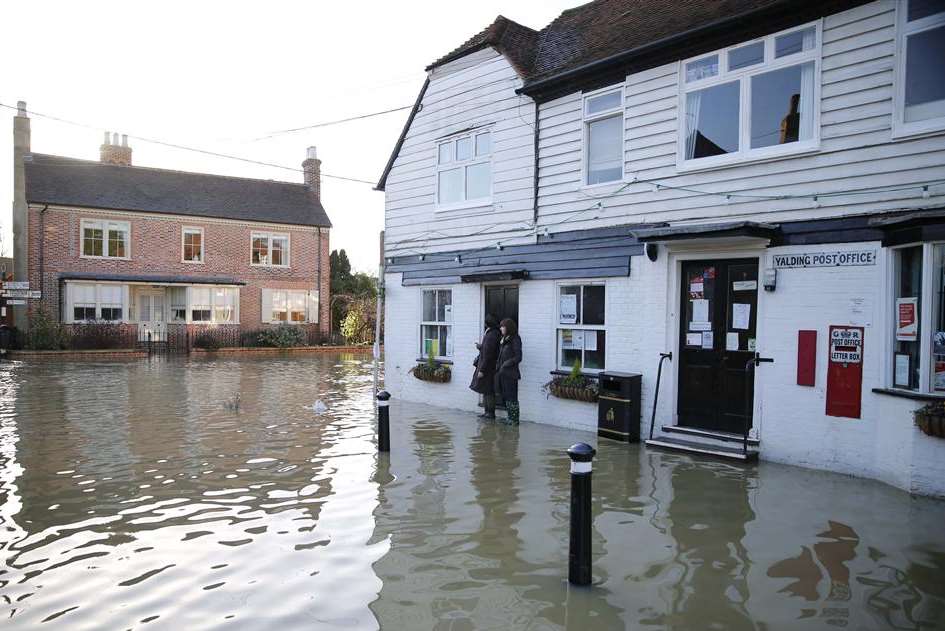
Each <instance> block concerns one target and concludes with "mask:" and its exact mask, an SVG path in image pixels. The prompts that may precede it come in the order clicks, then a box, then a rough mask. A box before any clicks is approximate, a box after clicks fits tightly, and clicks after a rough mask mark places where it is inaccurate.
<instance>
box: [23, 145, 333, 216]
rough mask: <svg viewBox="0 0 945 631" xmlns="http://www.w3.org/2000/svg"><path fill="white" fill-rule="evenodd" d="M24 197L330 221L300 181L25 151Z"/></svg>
mask: <svg viewBox="0 0 945 631" xmlns="http://www.w3.org/2000/svg"><path fill="white" fill-rule="evenodd" d="M24 165H25V167H26V200H27V201H28V202H30V203H36V204H55V205H60V206H79V207H84V208H104V209H109V210H134V211H141V212H155V213H168V214H174V215H189V216H194V217H217V218H222V219H234V220H238V221H259V222H266V223H282V224H293V225H302V226H325V227H328V226H331V221H329V219H328V215H327V214H326V213H325V209H324V208H323V207H322V204H321V202H320V201H319V200H318V199H317V198H316V197H315V195H314V194H313V192H312V190H311V189H310V188H308V187H307V186H305V185H304V184H296V183H293V182H279V181H275V180H257V179H249V178H239V177H228V176H223V175H209V174H205V173H192V172H187V171H173V170H167V169H151V168H145V167H135V166H120V165H114V164H103V163H101V162H93V161H89V160H76V159H73V158H64V157H61V156H52V155H45V154H41V153H32V154H27V156H26V159H25V161H24Z"/></svg>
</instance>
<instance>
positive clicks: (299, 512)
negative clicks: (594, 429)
mask: <svg viewBox="0 0 945 631" xmlns="http://www.w3.org/2000/svg"><path fill="white" fill-rule="evenodd" d="M237 393H239V395H240V405H239V407H238V408H235V407H234V406H232V405H228V402H232V401H233V400H234V397H235V395H236V394H237ZM316 399H322V400H323V401H324V402H325V403H327V405H328V407H329V411H328V412H327V413H326V414H323V415H316V414H314V413H313V411H312V410H311V409H306V406H311V405H312V403H313V402H314V401H315V400H316ZM577 440H590V441H591V442H595V441H594V437H593V436H589V435H587V434H582V433H578V432H573V431H568V430H563V429H558V428H552V427H546V426H540V425H534V424H527V423H526V424H523V425H522V426H520V427H518V428H515V427H506V426H504V425H496V424H492V423H486V424H482V423H478V422H476V420H475V419H474V418H473V417H472V415H469V414H465V413H459V412H453V411H449V410H442V409H437V408H431V407H427V406H419V405H411V404H406V403H403V402H395V405H394V406H393V408H392V440H391V442H392V445H391V447H392V451H391V453H390V454H389V455H388V454H381V455H378V454H377V453H376V444H375V442H374V427H373V409H372V399H371V375H370V371H369V368H368V367H367V366H366V365H365V363H364V361H363V359H362V358H360V357H356V356H346V357H329V356H312V357H292V358H253V359H244V360H234V359H227V360H194V361H187V360H180V359H169V360H168V359H157V360H154V361H142V362H129V363H115V362H100V363H94V364H93V363H63V364H35V365H24V364H11V363H0V558H2V559H3V565H2V566H0V616H2V617H3V618H4V619H5V625H6V627H8V628H15V629H16V628H24V629H26V628H30V629H32V628H37V627H42V626H43V625H44V623H47V625H46V626H49V625H50V624H52V625H60V626H66V627H68V628H70V629H71V628H76V629H84V628H89V629H99V628H133V627H138V626H141V625H144V624H147V626H148V627H152V628H167V627H172V626H173V627H182V628H191V627H196V628H213V627H217V626H221V625H224V624H227V623H231V624H235V625H236V626H237V627H239V628H269V627H280V628H306V629H307V628H338V627H340V628H346V629H347V628H351V629H374V628H378V627H382V628H388V629H449V630H456V629H488V628H498V629H578V630H580V631H586V630H587V628H589V627H591V626H592V625H593V627H594V628H601V629H619V628H641V627H649V628H654V629H663V628H672V629H693V628H699V629H756V628H757V629H769V628H770V629H781V628H786V629H821V628H824V627H841V628H842V627H847V628H857V629H860V628H863V629H882V628H892V629H923V630H924V629H933V628H941V627H943V626H945V625H943V624H942V621H945V531H943V530H942V524H943V523H945V503H942V502H936V501H932V500H925V499H916V498H910V497H909V496H908V495H906V494H904V493H901V492H898V491H896V490H894V489H891V488H889V487H886V486H883V485H881V484H878V483H873V482H866V481H862V480H855V479H852V478H846V477H841V476H833V475H829V474H825V473H819V472H813V471H805V470H801V469H794V468H790V467H783V466H778V465H773V464H768V463H762V464H761V465H760V466H758V467H740V466H731V465H728V464H725V463H721V462H715V461H708V460H693V459H691V458H688V457H684V456H679V455H675V454H666V453H660V452H655V451H647V450H644V449H641V448H639V447H638V446H628V445H622V444H619V443H615V442H612V441H603V442H601V443H600V444H598V445H597V446H598V451H599V455H598V457H597V459H596V461H595V467H594V506H593V509H594V532H593V545H594V551H595V559H594V580H595V584H594V586H593V587H592V588H590V589H574V588H570V587H569V586H568V584H567V582H566V580H565V579H566V574H567V540H568V536H567V533H568V495H569V490H570V486H569V476H568V459H567V457H566V455H565V452H564V450H565V448H566V447H567V446H568V445H569V444H571V443H573V442H576V441H577Z"/></svg>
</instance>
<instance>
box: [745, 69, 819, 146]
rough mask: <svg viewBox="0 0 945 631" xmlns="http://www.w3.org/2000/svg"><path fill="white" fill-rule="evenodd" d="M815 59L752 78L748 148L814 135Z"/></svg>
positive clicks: (779, 143)
mask: <svg viewBox="0 0 945 631" xmlns="http://www.w3.org/2000/svg"><path fill="white" fill-rule="evenodd" d="M813 90H814V62H812V61H811V62H808V63H806V64H801V65H799V66H791V67H790V68H783V69H781V70H775V71H773V72H766V73H764V74H760V75H755V76H754V77H752V78H751V148H752V149H757V148H759V147H770V146H771V145H783V144H786V143H789V142H797V141H798V140H809V139H810V138H811V137H812V135H813V126H814V117H813V107H812V105H813V100H814V99H813Z"/></svg>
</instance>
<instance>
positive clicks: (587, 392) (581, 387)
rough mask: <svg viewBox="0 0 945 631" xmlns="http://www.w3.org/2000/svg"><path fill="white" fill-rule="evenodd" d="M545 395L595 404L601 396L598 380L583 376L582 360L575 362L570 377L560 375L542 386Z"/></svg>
mask: <svg viewBox="0 0 945 631" xmlns="http://www.w3.org/2000/svg"><path fill="white" fill-rule="evenodd" d="M542 390H543V391H544V392H545V395H554V396H556V397H558V398H559V399H572V400H574V401H586V402H587V403H594V402H596V401H597V396H598V394H599V385H598V383H597V380H596V379H592V378H589V377H586V376H584V375H582V374H581V360H580V359H579V360H577V361H575V362H574V365H573V366H571V372H570V374H568V375H558V376H556V377H554V378H553V379H552V380H551V381H549V382H548V383H546V384H545V385H544V386H542Z"/></svg>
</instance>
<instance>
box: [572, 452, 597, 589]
mask: <svg viewBox="0 0 945 631" xmlns="http://www.w3.org/2000/svg"><path fill="white" fill-rule="evenodd" d="M596 453H597V450H595V449H594V448H593V447H591V446H590V445H588V444H587V443H577V444H576V445H571V447H569V448H568V457H570V458H571V547H570V548H569V550H568V582H569V583H571V584H572V585H590V584H591V461H592V460H593V459H594V454H596Z"/></svg>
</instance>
